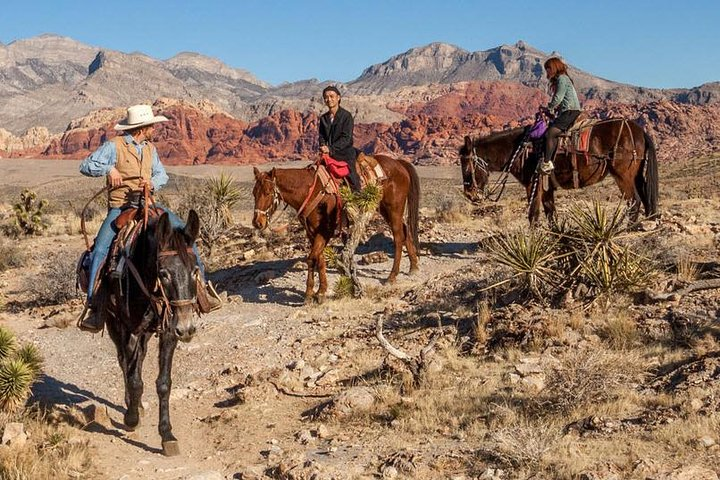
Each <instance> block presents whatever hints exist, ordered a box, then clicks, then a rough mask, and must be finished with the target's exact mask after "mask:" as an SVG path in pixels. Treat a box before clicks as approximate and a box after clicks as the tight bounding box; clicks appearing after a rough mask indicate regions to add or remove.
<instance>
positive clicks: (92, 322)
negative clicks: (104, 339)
mask: <svg viewBox="0 0 720 480" xmlns="http://www.w3.org/2000/svg"><path fill="white" fill-rule="evenodd" d="M83 313H85V312H83ZM104 326H105V321H104V319H103V317H102V315H98V312H97V309H96V308H95V307H93V306H88V307H87V315H85V316H84V317H83V318H82V319H81V320H80V322H78V328H80V330H82V331H83V332H90V333H98V332H101V331H102V329H103V327H104Z"/></svg>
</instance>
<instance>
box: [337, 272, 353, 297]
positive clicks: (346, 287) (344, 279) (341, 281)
mask: <svg viewBox="0 0 720 480" xmlns="http://www.w3.org/2000/svg"><path fill="white" fill-rule="evenodd" d="M354 288H355V287H354V285H353V281H352V278H350V277H348V276H346V275H341V276H340V277H339V278H338V279H337V281H336V282H335V288H334V289H333V290H334V292H335V298H348V297H352V296H353V294H354V292H355V290H354Z"/></svg>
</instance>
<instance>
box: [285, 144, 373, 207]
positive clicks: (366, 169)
mask: <svg viewBox="0 0 720 480" xmlns="http://www.w3.org/2000/svg"><path fill="white" fill-rule="evenodd" d="M323 160H324V161H325V162H327V160H326V159H324V158H323ZM330 160H332V161H333V162H336V161H337V160H333V159H332V158H330ZM332 165H333V164H332V163H331V162H330V167H329V168H328V166H327V165H325V163H323V162H316V163H314V164H312V165H310V166H309V167H308V168H310V169H314V170H315V178H314V179H313V184H312V186H311V187H310V191H309V193H308V197H307V198H306V199H305V201H304V202H303V204H302V206H301V207H300V209H299V210H298V216H299V217H301V218H307V216H308V215H309V214H310V212H312V211H313V210H315V208H316V207H317V206H318V204H319V203H320V202H321V201H322V199H323V198H324V197H325V195H334V196H335V197H336V198H338V202H340V186H341V185H342V184H343V182H344V181H345V178H346V176H347V175H343V176H337V175H333V174H332V172H336V171H338V170H337V169H335V168H334V167H333V166H332ZM355 166H356V168H357V172H358V176H359V177H360V188H361V189H362V188H365V186H367V185H370V184H376V183H380V182H382V181H383V180H385V179H387V175H385V171H384V170H383V169H382V167H381V166H380V164H379V163H378V161H377V159H375V157H372V156H370V155H365V154H364V153H362V152H359V153H358V156H357V159H356V161H355ZM318 182H319V183H320V186H321V188H320V189H319V190H318V191H317V193H315V195H313V191H315V185H317V183H318Z"/></svg>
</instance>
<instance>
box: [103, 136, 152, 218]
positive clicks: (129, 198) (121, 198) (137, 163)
mask: <svg viewBox="0 0 720 480" xmlns="http://www.w3.org/2000/svg"><path fill="white" fill-rule="evenodd" d="M110 141H111V142H113V143H114V144H115V152H116V154H117V155H116V156H117V161H116V163H115V168H116V169H117V170H118V172H120V175H121V176H122V178H123V186H122V187H120V188H116V189H115V190H110V191H109V192H108V202H109V203H110V207H112V208H121V207H123V206H126V205H128V204H130V203H132V202H133V201H134V200H136V199H137V198H138V195H139V194H138V191H139V190H140V179H139V178H134V179H130V178H131V177H142V178H144V179H145V180H147V181H148V182H149V181H150V178H151V177H152V163H153V151H154V150H155V147H154V146H153V145H152V144H151V143H150V142H145V145H143V147H142V151H141V152H140V156H138V154H137V150H136V148H135V145H134V144H132V143H127V142H126V141H125V138H124V137H123V136H117V137H115V138H113V139H112V140H110ZM128 179H129V180H128Z"/></svg>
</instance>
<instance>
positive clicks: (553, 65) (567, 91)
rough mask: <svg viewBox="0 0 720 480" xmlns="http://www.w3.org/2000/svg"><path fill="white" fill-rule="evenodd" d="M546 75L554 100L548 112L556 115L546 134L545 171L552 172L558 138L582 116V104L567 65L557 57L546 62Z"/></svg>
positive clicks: (551, 100)
mask: <svg viewBox="0 0 720 480" xmlns="http://www.w3.org/2000/svg"><path fill="white" fill-rule="evenodd" d="M544 66H545V73H546V74H547V78H548V80H549V81H550V93H551V94H552V99H550V103H549V104H548V106H547V111H548V112H549V113H550V114H551V115H554V117H555V119H554V120H553V121H552V122H551V123H550V125H549V126H548V129H547V132H546V133H545V164H546V165H544V166H543V169H544V170H549V171H551V170H552V168H553V165H552V163H549V162H552V160H553V156H554V155H555V149H556V148H557V143H558V140H557V137H558V135H560V133H561V132H564V131H566V130H567V129H568V128H570V127H571V126H572V124H573V123H574V122H575V120H576V119H577V117H578V115H580V102H579V101H578V96H577V92H576V91H575V85H574V84H573V81H572V79H571V78H570V77H569V76H568V73H567V65H566V64H565V62H563V61H562V60H560V59H559V58H557V57H552V58H549V59H547V61H546V62H545V65H544Z"/></svg>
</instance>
